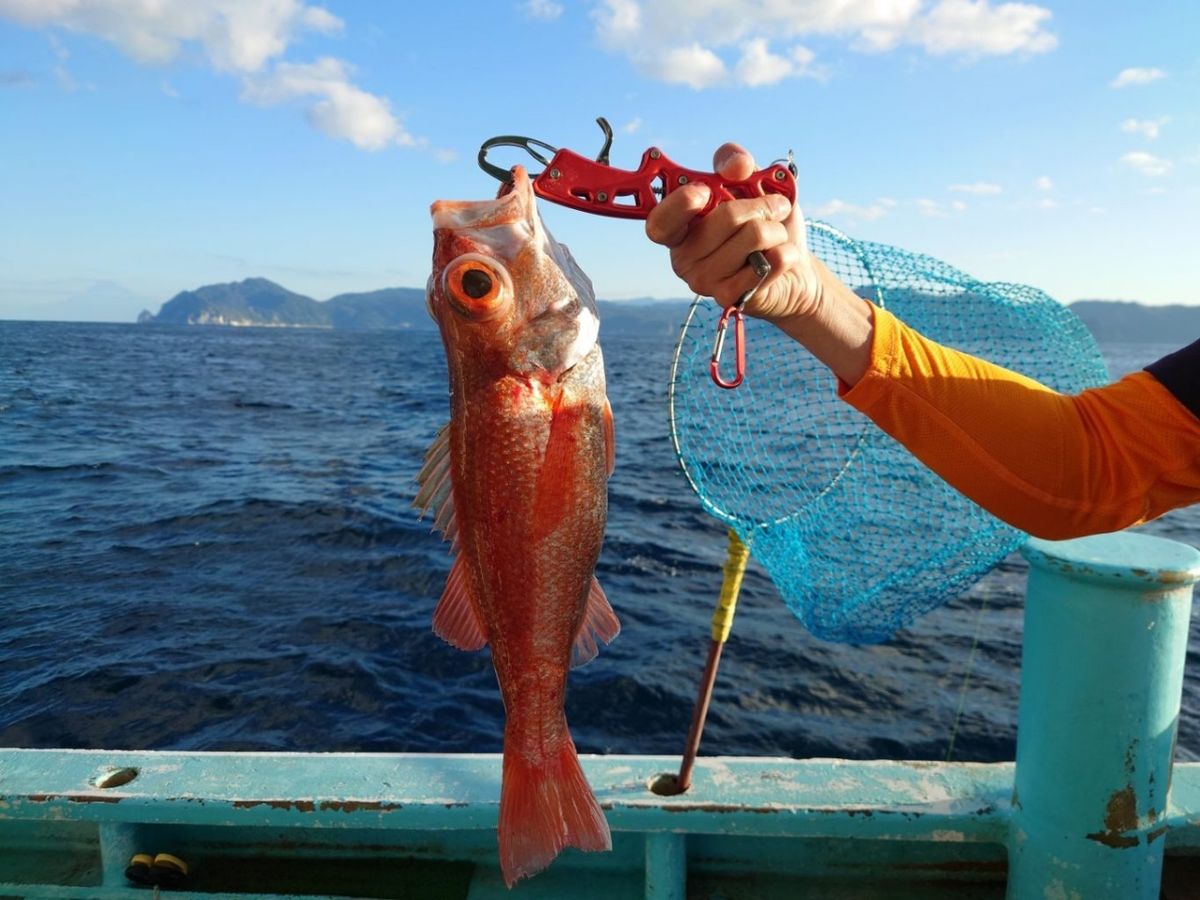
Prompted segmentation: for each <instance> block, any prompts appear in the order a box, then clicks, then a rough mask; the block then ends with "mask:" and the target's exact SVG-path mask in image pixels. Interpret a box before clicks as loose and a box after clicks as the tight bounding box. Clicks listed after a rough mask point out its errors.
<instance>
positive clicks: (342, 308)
mask: <svg viewBox="0 0 1200 900" xmlns="http://www.w3.org/2000/svg"><path fill="white" fill-rule="evenodd" d="M690 303H691V300H690V299H689V298H685V297H680V298H675V299H670V300H655V299H650V298H641V299H635V300H601V301H599V302H598V306H599V307H600V317H601V320H602V321H603V322H604V328H605V330H606V331H607V332H608V333H609V334H617V333H630V332H636V333H639V334H651V335H653V334H659V335H664V336H667V335H674V334H678V332H679V327H680V325H682V323H683V320H684V317H685V316H686V315H687V309H688V306H689V304H690ZM1069 308H1070V309H1071V311H1072V312H1074V313H1075V314H1076V315H1077V316H1079V318H1080V319H1081V320H1083V323H1084V324H1085V325H1086V326H1087V327H1088V330H1090V331H1091V332H1092V334H1093V335H1094V336H1095V337H1096V340H1098V341H1143V342H1157V343H1180V344H1184V343H1189V342H1190V341H1192V340H1194V339H1195V338H1196V337H1197V336H1200V306H1185V305H1173V306H1147V305H1145V304H1142V303H1133V302H1129V301H1117V300H1077V301H1076V302H1074V303H1071V304H1069ZM138 322H142V323H154V324H164V325H233V326H247V325H248V326H258V327H280V328H284V327H286V328H336V329H341V330H349V331H373V330H378V329H410V330H413V331H435V330H436V329H437V326H436V325H435V323H434V322H433V320H432V319H431V318H430V317H429V313H428V312H426V309H425V290H424V288H383V289H382V290H378V291H368V292H365V293H357V294H338V295H337V296H336V297H331V298H330V299H328V300H324V301H319V300H314V299H313V298H312V297H306V296H304V295H303V294H297V293H295V292H294V291H289V290H288V289H287V288H285V287H283V286H282V285H279V284H276V283H275V282H273V281H270V280H268V279H266V278H247V279H245V280H244V281H234V282H229V283H226V284H210V285H206V286H204V287H200V288H196V289H195V290H192V291H183V292H181V293H179V294H176V295H175V296H174V297H172V298H171V299H170V300H168V301H167V302H166V303H164V304H163V305H162V308H161V309H160V310H159V312H158V315H154V314H152V313H151V312H150V311H149V310H146V311H143V312H142V314H141V315H140V316H138Z"/></svg>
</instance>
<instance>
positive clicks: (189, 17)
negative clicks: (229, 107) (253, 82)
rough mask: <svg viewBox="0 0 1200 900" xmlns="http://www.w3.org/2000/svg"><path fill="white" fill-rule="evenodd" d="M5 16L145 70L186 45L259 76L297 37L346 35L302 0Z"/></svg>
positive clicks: (109, 4)
mask: <svg viewBox="0 0 1200 900" xmlns="http://www.w3.org/2000/svg"><path fill="white" fill-rule="evenodd" d="M0 16H4V17H7V18H10V19H15V20H17V21H18V22H20V23H22V24H24V25H33V26H45V25H55V26H58V27H60V28H65V29H67V30H68V31H78V32H82V33H85V34H92V35H95V36H97V37H100V38H103V39H104V40H106V41H109V42H111V43H113V44H116V45H117V46H118V47H120V48H121V50H122V51H124V52H125V53H126V54H127V55H129V56H131V57H133V58H134V59H136V60H137V61H138V62H143V63H166V62H170V61H171V60H173V59H174V58H175V57H176V56H177V55H178V54H179V51H180V48H181V47H182V46H183V45H184V44H187V43H196V44H199V45H200V46H201V47H202V48H203V49H204V52H205V54H206V55H207V57H208V59H209V62H210V63H211V64H212V66H213V68H215V69H217V70H219V71H223V72H256V71H258V70H259V69H261V68H262V67H263V66H264V65H266V64H267V62H268V61H270V60H271V59H273V58H275V57H277V56H280V55H281V54H282V53H283V52H284V51H285V50H286V49H287V47H288V44H290V43H291V41H292V39H293V38H294V36H295V35H296V34H297V33H299V32H302V31H318V32H323V33H334V32H337V31H339V30H340V29H341V27H342V22H341V20H340V19H338V18H337V17H336V16H334V15H332V14H331V13H329V12H328V11H327V10H325V9H322V8H321V7H319V6H309V5H307V4H305V3H302V2H300V0H153V2H149V0H146V2H130V0H0Z"/></svg>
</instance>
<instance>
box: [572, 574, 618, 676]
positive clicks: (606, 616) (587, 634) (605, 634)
mask: <svg viewBox="0 0 1200 900" xmlns="http://www.w3.org/2000/svg"><path fill="white" fill-rule="evenodd" d="M620 632H621V623H620V622H619V621H617V614H616V613H615V612H613V608H612V606H611V605H609V602H608V598H607V597H605V596H604V588H602V587H600V582H598V581H597V580H596V578H595V576H592V585H591V587H590V588H589V589H588V598H587V608H586V609H584V612H583V621H582V622H581V623H580V625H579V633H578V634H577V635H575V643H573V644H572V645H571V667H572V668H574V667H576V666H582V665H583V664H584V663H587V662H591V661H592V660H593V659H595V658H596V654H597V653H598V652H599V651H600V645H599V644H598V643H597V641H600V642H603V643H605V644H607V643H609V642H610V641H612V639H613V638H615V637H616V636H617V635H618V634H620Z"/></svg>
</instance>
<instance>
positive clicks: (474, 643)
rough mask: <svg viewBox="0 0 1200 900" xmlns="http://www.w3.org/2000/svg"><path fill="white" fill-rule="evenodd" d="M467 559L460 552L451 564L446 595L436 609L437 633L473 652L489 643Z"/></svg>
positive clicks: (448, 641)
mask: <svg viewBox="0 0 1200 900" xmlns="http://www.w3.org/2000/svg"><path fill="white" fill-rule="evenodd" d="M464 559H465V557H463V556H456V557H455V558H454V565H453V566H451V567H450V576H449V577H448V578H447V579H446V588H445V590H443V591H442V599H441V600H439V601H438V605H437V609H435V610H434V611H433V633H434V634H436V635H437V636H438V637H440V638H441V639H442V640H443V641H445V642H446V643H447V644H449V645H450V646H452V647H457V648H458V649H459V650H466V651H468V652H469V651H472V650H482V649H483V648H484V647H486V646H487V634H486V632H484V630H483V622H482V621H481V620H480V618H479V613H477V612H476V611H475V604H474V603H473V602H472V601H471V593H470V591H469V590H468V589H467V566H466V563H465V562H464Z"/></svg>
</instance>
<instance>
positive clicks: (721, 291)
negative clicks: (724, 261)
mask: <svg viewBox="0 0 1200 900" xmlns="http://www.w3.org/2000/svg"><path fill="white" fill-rule="evenodd" d="M758 280H759V279H758V276H757V275H755V274H754V270H753V269H751V268H750V267H749V266H742V268H741V269H739V270H738V271H737V272H734V273H733V274H731V275H730V276H729V277H727V278H724V279H722V280H721V281H719V282H717V283H716V285H715V286H714V287H713V289H712V292H711V296H712V298H713V299H714V300H716V301H717V303H718V304H720V305H721V306H732V305H733V304H735V303H737V302H738V300H740V299H742V296H743V295H744V294H745V293H746V291H750V290H754V288H755V286H756V285H757V284H758ZM752 306H753V304H751V307H752ZM747 312H749V313H751V314H753V309H752V308H748V309H747Z"/></svg>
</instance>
